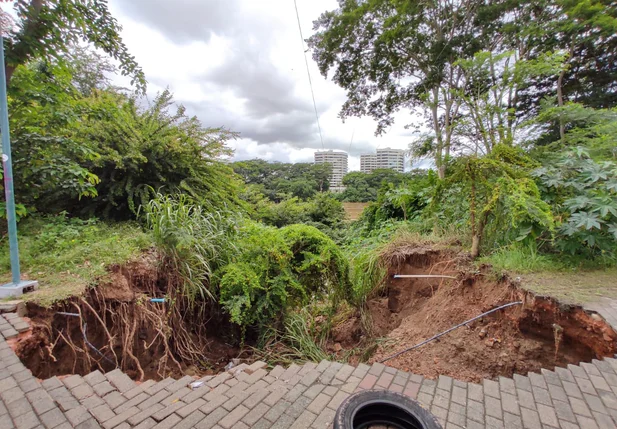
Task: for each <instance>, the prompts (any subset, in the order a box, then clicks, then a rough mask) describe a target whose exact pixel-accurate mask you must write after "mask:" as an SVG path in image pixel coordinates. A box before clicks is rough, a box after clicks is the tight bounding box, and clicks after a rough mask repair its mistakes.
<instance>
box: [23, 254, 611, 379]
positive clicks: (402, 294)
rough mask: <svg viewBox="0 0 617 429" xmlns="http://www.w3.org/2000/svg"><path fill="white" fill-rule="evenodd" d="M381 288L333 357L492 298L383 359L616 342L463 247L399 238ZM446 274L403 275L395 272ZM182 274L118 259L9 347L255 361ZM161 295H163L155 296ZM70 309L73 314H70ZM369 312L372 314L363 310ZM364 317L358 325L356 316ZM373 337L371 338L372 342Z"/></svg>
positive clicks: (76, 356) (530, 355)
mask: <svg viewBox="0 0 617 429" xmlns="http://www.w3.org/2000/svg"><path fill="white" fill-rule="evenodd" d="M386 260H387V263H386V266H387V276H386V281H385V284H384V287H383V288H382V289H381V290H380V291H379V292H378V293H377V294H376V295H375V296H373V297H372V298H371V299H369V300H368V302H367V304H366V306H365V309H364V310H363V311H364V312H363V314H362V313H359V312H357V313H356V314H355V315H352V316H351V317H348V318H346V319H345V320H344V321H343V322H342V323H340V324H339V325H338V326H336V327H335V328H334V329H333V332H332V335H331V342H330V343H329V348H330V350H329V351H330V352H332V353H333V354H335V355H337V356H338V357H339V359H340V360H345V359H349V360H350V363H352V364H356V363H358V362H359V361H360V360H368V361H369V362H375V361H381V360H383V359H385V358H387V357H389V356H391V355H392V354H394V353H395V352H397V351H400V350H403V349H405V348H407V347H410V346H413V345H415V344H417V343H420V342H421V341H423V340H426V339H428V338H430V337H432V336H434V335H435V334H438V333H440V332H443V331H445V330H447V329H449V328H451V327H453V326H454V325H457V324H459V323H462V322H464V321H466V320H468V319H470V318H472V317H475V316H477V315H479V314H481V313H483V312H486V311H488V310H490V309H492V308H495V307H497V306H500V305H503V304H506V303H509V302H514V301H523V304H522V305H518V306H515V307H511V308H508V309H505V310H500V311H499V312H497V313H493V314H491V315H489V316H486V317H484V318H482V319H480V320H478V321H476V322H473V323H471V324H469V325H466V326H463V327H461V328H459V329H457V330H455V331H453V332H451V333H449V334H447V335H445V336H443V337H441V338H440V339H439V340H436V341H433V342H430V343H428V344H426V345H424V346H422V347H420V348H418V349H416V350H413V351H410V352H408V353H405V354H402V355H401V356H398V357H396V358H394V359H392V360H389V361H388V362H387V364H388V365H389V366H392V367H395V368H399V369H401V370H404V371H409V372H413V373H416V374H421V375H424V376H426V377H429V378H436V377H437V376H439V375H440V374H443V375H449V376H452V377H454V378H456V379H459V380H464V381H472V382H479V381H481V380H482V379H484V378H488V379H490V378H495V377H496V376H505V377H511V376H512V375H513V374H517V373H518V374H523V375H525V374H527V373H528V372H530V371H539V370H540V369H541V368H547V369H552V368H554V367H555V366H562V367H563V366H566V365H567V364H578V363H579V362H589V361H591V360H592V359H594V358H602V357H605V356H613V355H614V354H615V353H616V352H617V347H616V345H617V343H616V340H617V333H616V332H615V331H614V330H613V329H612V328H611V327H610V326H609V325H608V324H607V323H606V322H605V321H604V320H603V319H602V318H601V317H600V316H599V315H597V314H592V313H589V312H586V311H585V310H583V309H582V308H581V307H577V306H571V305H562V304H560V303H559V302H558V301H556V300H554V299H552V298H550V297H540V296H535V295H534V294H532V293H529V292H526V291H525V290H524V289H523V288H521V287H520V285H519V284H518V283H516V282H513V281H511V280H510V279H508V278H501V279H497V278H495V275H494V274H492V272H491V270H490V269H488V268H486V267H485V268H482V269H477V267H476V266H475V265H473V264H472V263H471V261H470V260H469V259H467V258H466V257H465V256H464V255H462V254H461V253H459V252H457V251H454V250H451V249H439V248H435V247H432V246H422V245H411V244H410V245H409V246H402V247H400V248H397V249H396V251H395V253H394V254H393V255H388V257H387V258H386ZM396 274H403V275H425V274H429V275H447V276H453V277H455V279H448V278H401V279H395V278H394V275H396ZM175 284H177V279H174V278H173V277H170V274H169V270H166V268H165V266H161V265H159V264H158V263H157V262H156V261H155V258H154V257H153V256H152V255H145V256H144V257H143V258H142V259H141V260H138V261H135V262H133V263H131V264H128V265H126V266H122V267H112V268H111V272H110V276H109V278H108V279H107V280H106V281H104V282H102V283H101V284H99V286H98V287H96V288H92V289H90V290H88V291H87V292H86V294H85V296H83V297H74V298H73V299H70V300H68V301H64V302H62V303H59V304H57V305H55V306H54V307H52V308H50V309H43V308H41V307H37V306H35V305H29V306H28V310H29V317H30V318H31V322H32V324H33V329H32V331H31V332H30V333H29V334H28V335H26V336H24V337H21V338H20V339H19V340H18V342H17V344H16V352H17V354H18V356H19V357H20V358H21V359H22V361H23V362H24V363H25V364H26V366H27V367H28V368H30V370H31V371H32V372H33V374H34V375H36V376H37V377H39V378H42V379H45V378H49V377H51V376H54V375H64V374H82V375H84V374H87V373H89V372H91V371H93V370H96V369H99V370H102V371H104V372H105V371H110V370H112V369H114V368H116V367H118V368H121V369H122V370H123V371H124V372H125V373H127V374H128V375H130V376H131V377H133V378H134V379H136V380H144V379H161V378H164V377H169V376H173V377H176V378H179V377H181V376H182V375H206V374H212V373H217V372H219V371H221V370H223V368H224V366H225V365H226V364H227V363H228V362H229V361H230V360H232V359H236V358H241V359H242V358H245V359H250V355H249V354H247V351H246V350H242V349H240V348H238V347H237V346H235V345H234V344H238V335H237V334H238V332H237V327H234V326H232V325H230V324H229V323H227V322H225V321H224V319H225V318H224V317H221V315H220V314H219V315H217V313H216V310H215V309H213V308H208V309H205V310H202V312H197V313H195V312H194V311H193V312H191V311H189V310H188V309H187V307H186V306H183V305H176V304H174V305H171V303H172V302H174V303H177V300H179V299H181V298H180V295H179V293H180V292H179V290H178V289H177V288H176V287H175V286H174V285H175ZM163 296H164V297H166V299H167V301H166V302H165V303H156V302H151V301H150V299H151V298H156V297H163ZM71 314H72V315H71ZM367 316H368V317H367ZM361 321H364V323H361ZM376 344H377V345H376Z"/></svg>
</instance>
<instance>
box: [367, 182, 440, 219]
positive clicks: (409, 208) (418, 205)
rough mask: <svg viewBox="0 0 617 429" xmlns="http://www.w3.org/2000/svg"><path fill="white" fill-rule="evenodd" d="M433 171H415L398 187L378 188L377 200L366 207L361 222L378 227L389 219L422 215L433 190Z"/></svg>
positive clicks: (414, 217)
mask: <svg viewBox="0 0 617 429" xmlns="http://www.w3.org/2000/svg"><path fill="white" fill-rule="evenodd" d="M436 180H437V177H436V175H435V172H433V171H429V172H428V173H427V172H425V171H421V172H416V173H415V174H412V175H411V176H408V177H407V178H406V180H405V182H403V183H401V184H400V185H399V186H398V187H395V186H394V185H393V184H390V183H389V184H384V185H383V186H382V187H381V189H380V190H379V193H378V197H377V202H376V203H374V204H371V205H370V206H369V207H367V208H366V209H365V211H364V213H363V216H362V222H365V223H366V224H367V227H368V228H379V225H380V224H381V223H382V222H384V221H387V220H389V219H403V220H408V219H409V220H416V219H419V218H420V217H421V216H422V215H423V210H424V209H425V208H426V207H427V206H428V204H429V203H430V201H431V198H432V196H433V194H434V192H435V185H436Z"/></svg>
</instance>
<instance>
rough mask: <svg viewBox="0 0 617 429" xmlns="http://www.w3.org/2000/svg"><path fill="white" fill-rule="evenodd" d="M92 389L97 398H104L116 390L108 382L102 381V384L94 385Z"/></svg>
mask: <svg viewBox="0 0 617 429" xmlns="http://www.w3.org/2000/svg"><path fill="white" fill-rule="evenodd" d="M92 389H94V392H95V393H96V394H97V395H98V396H105V395H107V394H108V393H110V392H113V391H114V390H116V388H115V387H114V386H112V385H111V383H110V382H109V381H104V382H102V383H99V384H95V385H94V386H92Z"/></svg>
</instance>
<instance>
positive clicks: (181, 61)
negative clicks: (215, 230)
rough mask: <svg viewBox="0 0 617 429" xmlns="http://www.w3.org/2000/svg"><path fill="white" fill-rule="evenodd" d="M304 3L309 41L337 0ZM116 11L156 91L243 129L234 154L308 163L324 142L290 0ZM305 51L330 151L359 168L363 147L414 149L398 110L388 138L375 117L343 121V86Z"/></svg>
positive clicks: (210, 1)
mask: <svg viewBox="0 0 617 429" xmlns="http://www.w3.org/2000/svg"><path fill="white" fill-rule="evenodd" d="M297 3H298V9H299V11H300V18H301V25H302V30H303V32H304V37H305V38H307V37H309V36H310V34H311V29H312V21H313V20H314V19H316V18H317V17H318V16H319V14H321V13H322V12H324V11H326V10H331V9H334V8H336V7H337V2H336V1H335V0H297ZM110 8H111V9H112V13H113V14H114V16H115V17H116V18H117V19H118V21H119V22H120V23H121V24H122V25H123V27H124V30H123V34H122V35H123V38H124V40H125V42H126V44H127V45H128V48H129V50H130V52H131V53H132V54H133V55H135V57H136V59H137V61H138V62H139V63H140V65H141V66H142V67H143V69H144V71H145V73H146V77H147V79H148V81H149V87H148V92H149V95H150V96H152V95H154V93H156V92H157V91H160V90H162V89H164V88H166V87H169V88H170V89H171V90H172V92H174V94H175V99H176V101H178V102H180V103H182V104H184V105H185V106H186V107H187V110H188V112H189V113H192V114H196V115H197V116H198V117H199V119H200V120H201V121H202V123H203V124H204V125H206V126H226V127H227V128H230V129H232V130H234V131H238V132H240V133H241V139H239V140H237V141H235V142H233V143H232V147H234V149H235V150H236V154H235V159H251V158H256V157H259V158H263V159H266V160H269V161H282V162H310V161H312V160H313V152H314V151H315V150H319V149H321V148H322V143H321V139H320V137H319V132H318V127H317V123H316V120H315V112H314V108H313V102H312V99H311V91H310V87H309V83H308V78H307V74H306V68H305V63H304V53H303V51H302V47H301V40H300V36H299V33H298V26H297V21H296V15H295V10H294V5H293V2H292V1H291V0H271V1H269V2H256V1H254V0H226V1H225V2H223V1H220V0H183V1H181V2H170V1H169V0H131V1H126V0H111V1H110ZM307 57H308V61H309V67H310V70H311V77H312V80H313V87H314V92H315V99H316V102H317V109H318V112H319V119H320V124H321V129H322V135H323V142H324V146H325V148H326V149H338V150H345V151H347V150H349V152H350V160H349V163H350V169H356V170H357V169H359V167H360V162H359V155H360V154H361V153H366V152H372V151H374V150H375V149H376V148H377V147H392V148H406V147H407V145H408V143H409V141H410V138H411V137H410V132H409V130H405V129H404V128H403V126H404V125H405V124H406V123H409V122H410V121H412V120H413V119H412V118H411V116H410V115H403V114H400V115H398V116H399V118H398V119H399V120H398V121H397V123H396V125H395V126H394V127H393V128H392V129H391V130H390V131H389V132H388V133H387V134H386V135H384V136H381V137H375V136H374V131H375V128H376V124H375V122H374V121H373V120H372V119H370V118H350V119H348V120H347V121H346V122H345V123H343V122H342V121H341V119H340V118H339V117H338V113H339V111H340V108H341V105H342V103H343V102H344V101H345V92H344V91H343V90H342V89H341V88H339V87H338V86H336V85H335V84H334V83H333V82H331V81H328V80H326V79H324V78H323V77H322V76H321V75H320V74H319V71H318V69H317V66H316V64H315V63H314V62H313V60H312V59H311V57H310V53H309V52H307ZM123 83H124V82H123ZM352 134H353V143H352V144H351V145H350V142H351V137H352Z"/></svg>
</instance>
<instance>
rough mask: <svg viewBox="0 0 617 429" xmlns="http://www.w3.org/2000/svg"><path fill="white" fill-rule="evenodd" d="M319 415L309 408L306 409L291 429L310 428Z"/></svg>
mask: <svg viewBox="0 0 617 429" xmlns="http://www.w3.org/2000/svg"><path fill="white" fill-rule="evenodd" d="M316 418H317V416H316V415H315V414H313V413H311V412H310V411H308V410H305V411H304V412H303V413H302V414H300V416H299V417H298V418H297V419H296V421H295V422H294V423H293V425H291V429H308V428H309V427H310V426H311V423H313V422H314V421H315V419H316Z"/></svg>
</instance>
